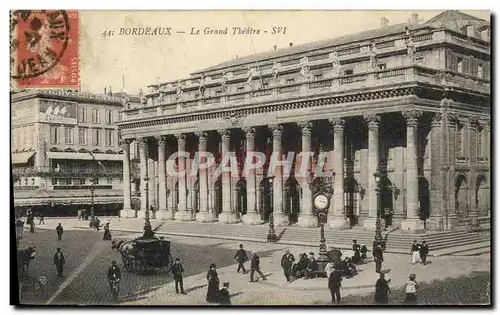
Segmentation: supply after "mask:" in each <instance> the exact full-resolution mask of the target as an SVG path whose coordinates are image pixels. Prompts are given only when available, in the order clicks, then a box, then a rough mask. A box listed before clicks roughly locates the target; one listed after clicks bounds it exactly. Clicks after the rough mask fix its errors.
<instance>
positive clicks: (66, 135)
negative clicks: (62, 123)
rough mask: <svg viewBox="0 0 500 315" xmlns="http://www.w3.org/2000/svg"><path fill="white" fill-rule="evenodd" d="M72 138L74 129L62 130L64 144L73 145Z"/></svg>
mask: <svg viewBox="0 0 500 315" xmlns="http://www.w3.org/2000/svg"><path fill="white" fill-rule="evenodd" d="M73 137H74V129H73V128H71V127H66V128H64V143H65V144H73V141H74V139H73Z"/></svg>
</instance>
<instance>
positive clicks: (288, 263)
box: [281, 249, 295, 283]
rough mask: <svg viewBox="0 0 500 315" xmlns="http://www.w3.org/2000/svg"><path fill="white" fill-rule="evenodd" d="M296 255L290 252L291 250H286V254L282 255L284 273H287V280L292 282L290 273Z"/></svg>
mask: <svg viewBox="0 0 500 315" xmlns="http://www.w3.org/2000/svg"><path fill="white" fill-rule="evenodd" d="M294 261H295V257H293V255H292V254H290V251H289V250H288V249H287V250H285V254H284V255H283V257H281V268H283V273H284V274H285V278H286V281H287V282H288V283H290V275H291V274H292V267H293V262H294Z"/></svg>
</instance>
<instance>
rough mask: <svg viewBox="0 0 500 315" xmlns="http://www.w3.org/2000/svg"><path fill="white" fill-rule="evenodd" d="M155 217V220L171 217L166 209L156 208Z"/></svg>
mask: <svg viewBox="0 0 500 315" xmlns="http://www.w3.org/2000/svg"><path fill="white" fill-rule="evenodd" d="M156 219H157V220H164V221H165V220H170V219H172V213H171V212H168V211H167V210H158V211H156Z"/></svg>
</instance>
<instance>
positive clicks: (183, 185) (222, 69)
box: [118, 15, 491, 232]
mask: <svg viewBox="0 0 500 315" xmlns="http://www.w3.org/2000/svg"><path fill="white" fill-rule="evenodd" d="M438 17H439V16H438ZM468 17H469V16H467V15H463V17H462V18H464V19H467V18H468ZM431 21H432V23H437V22H436V18H434V19H432V20H431ZM433 25H434V24H425V23H424V24H421V25H415V24H411V23H409V24H408V25H407V26H406V28H405V26H404V25H403V26H402V25H395V26H393V27H385V28H384V30H374V31H373V32H372V33H370V32H365V33H363V34H365V35H364V36H360V35H359V34H355V35H353V37H352V41H349V40H348V39H345V38H344V39H343V41H338V40H335V39H334V40H332V41H331V43H330V44H325V43H324V42H323V44H322V46H321V47H316V46H315V43H312V44H308V45H304V46H303V47H302V48H300V46H298V47H294V53H293V54H289V53H287V49H283V50H281V51H280V50H277V51H275V52H274V53H267V54H266V55H265V56H266V57H265V58H264V57H260V55H256V56H254V59H252V61H251V62H250V61H248V62H246V61H245V60H246V59H245V58H240V59H237V60H234V61H229V62H227V63H224V64H221V65H218V66H214V67H211V68H208V69H205V70H202V71H199V72H197V73H194V74H192V76H191V77H190V78H188V79H184V80H178V81H176V82H168V83H164V84H158V85H155V86H153V87H152V91H151V92H150V93H149V94H147V95H146V97H147V101H146V102H145V104H143V106H142V107H140V108H134V109H128V110H124V112H123V116H122V117H123V119H122V120H121V121H120V122H119V123H118V125H119V127H120V128H121V135H122V143H123V145H124V150H126V149H127V148H128V146H130V143H135V142H137V141H139V142H140V143H143V145H142V146H141V165H142V166H143V167H142V168H141V177H151V176H150V175H149V173H148V171H149V168H147V167H146V164H145V163H146V160H148V159H153V160H154V163H157V164H158V165H161V167H159V166H158V167H154V168H153V169H155V170H157V172H159V173H154V178H155V181H154V183H153V184H152V186H151V187H152V189H151V188H150V187H149V185H150V184H151V182H149V181H143V182H142V188H141V200H142V205H143V207H141V209H146V208H148V206H150V205H153V208H154V209H156V210H158V211H156V216H157V217H158V218H162V219H176V220H198V221H201V222H211V221H215V220H218V221H219V222H223V223H235V222H239V221H242V222H243V223H245V224H260V223H262V222H264V221H266V220H267V218H268V217H269V214H270V213H271V212H272V213H273V216H274V221H275V225H277V226H284V225H288V224H291V223H292V224H293V223H297V224H298V225H299V226H303V227H316V226H317V225H318V218H317V215H316V213H315V211H314V207H313V197H314V195H315V194H316V193H317V191H316V188H315V187H318V186H317V185H315V183H317V182H318V181H321V182H323V185H327V186H329V187H331V189H332V190H333V193H332V195H331V200H330V203H329V208H328V216H327V223H328V225H329V226H330V227H331V228H335V229H346V228H351V227H353V226H356V225H359V226H363V227H364V228H365V229H374V228H375V219H376V217H377V215H380V216H382V217H383V218H384V219H386V221H387V222H388V223H389V225H392V226H393V227H399V228H401V229H402V230H404V231H412V232H414V231H420V230H423V229H424V228H425V229H430V230H446V229H453V228H456V227H458V226H464V225H475V224H477V223H478V222H483V221H485V220H489V219H488V218H489V213H490V212H489V208H490V203H489V200H490V188H489V180H490V177H489V174H490V152H489V148H490V140H489V139H490V106H491V105H490V101H491V99H490V77H489V61H490V44H489V42H488V41H487V40H484V38H471V37H468V36H467V35H466V34H462V33H461V32H460V30H453V29H448V28H445V29H443V28H436V27H434V26H433ZM482 27H483V26H482ZM381 34H382V35H381ZM375 37H376V39H374V38H375ZM313 48H314V49H313ZM465 52H467V53H465ZM465 56H467V58H465ZM306 57H307V58H306ZM304 58H306V59H304ZM255 60H256V61H255ZM304 60H306V61H307V62H304ZM255 62H257V63H258V64H259V69H255V68H250V70H245V69H248V67H255ZM306 67H307V68H306ZM339 67H340V69H339ZM304 73H307V75H304ZM164 151H165V152H169V153H174V152H177V153H179V152H188V155H186V157H181V158H179V159H178V160H177V162H175V164H176V165H177V168H178V169H179V170H185V169H187V170H190V169H191V167H190V166H191V165H192V163H193V161H194V159H195V152H210V153H212V154H213V155H214V156H215V160H216V161H215V164H216V165H217V163H220V162H221V161H220V157H222V156H224V154H225V153H226V152H229V151H231V152H235V155H236V159H235V160H233V161H231V163H232V165H231V166H233V167H235V168H236V169H238V170H239V171H241V167H242V163H241V161H242V160H244V159H245V156H247V155H248V154H249V153H251V152H262V153H264V154H266V156H267V157H269V158H270V157H271V156H273V154H274V156H275V157H278V160H280V161H283V160H285V159H286V154H287V153H288V152H295V153H297V154H298V153H300V152H308V151H311V152H313V158H312V162H311V166H310V167H309V168H308V170H309V173H308V175H307V176H305V177H301V178H299V177H295V176H288V175H286V172H284V168H283V167H278V168H277V169H276V170H275V171H274V172H273V173H272V174H270V171H269V169H268V165H267V164H265V165H264V166H262V167H261V168H258V169H256V170H255V171H254V172H251V173H250V174H249V176H245V177H244V176H231V174H229V172H222V174H220V176H218V175H217V174H216V173H215V170H214V168H215V167H212V168H209V169H207V170H200V171H199V172H197V173H195V174H193V173H190V174H188V175H186V176H181V177H179V178H177V177H175V176H173V177H169V176H168V172H166V171H165V170H166V169H167V168H168V167H169V163H173V162H169V161H168V156H166V155H165V154H164V153H163V152H164ZM151 152H154V154H152V153H151ZM157 153H158V154H157ZM323 153H324V154H326V157H327V158H326V163H325V166H324V167H318V166H317V165H318V164H319V163H320V160H321V159H319V157H320V156H321V154H323ZM124 158H125V160H124V164H127V163H129V161H128V160H127V157H126V156H124ZM143 163H144V164H143ZM299 164H300V159H299V158H297V155H296V157H295V159H294V160H293V161H291V165H293V166H292V168H293V167H295V168H297V167H298V165H299ZM127 169H128V168H127V167H124V184H125V185H128V183H127V181H126V180H125V178H130V174H127V173H126V170H127ZM318 170H319V171H322V170H325V171H329V172H330V175H328V176H327V177H326V178H325V177H321V176H319V174H318ZM377 171H378V172H380V174H381V175H382V176H381V179H380V182H378V183H377V182H376V180H375V177H374V173H376V172H377ZM320 177H321V178H320ZM146 190H153V191H154V192H155V195H154V196H152V195H151V194H146ZM146 195H148V197H146ZM150 197H152V198H150ZM125 198H129V197H128V196H127V195H126V196H125ZM124 204H125V205H127V204H128V203H127V202H125V203H124ZM123 215H124V216H128V217H133V216H135V215H136V214H135V213H134V212H133V211H130V209H129V208H127V207H125V209H124V212H123ZM140 215H142V214H140Z"/></svg>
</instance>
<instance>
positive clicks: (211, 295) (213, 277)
mask: <svg viewBox="0 0 500 315" xmlns="http://www.w3.org/2000/svg"><path fill="white" fill-rule="evenodd" d="M216 268H217V266H216V265H215V264H211V265H210V269H209V270H208V272H207V281H208V289H207V299H206V300H207V302H208V303H217V301H218V295H219V275H218V274H217V270H216Z"/></svg>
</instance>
